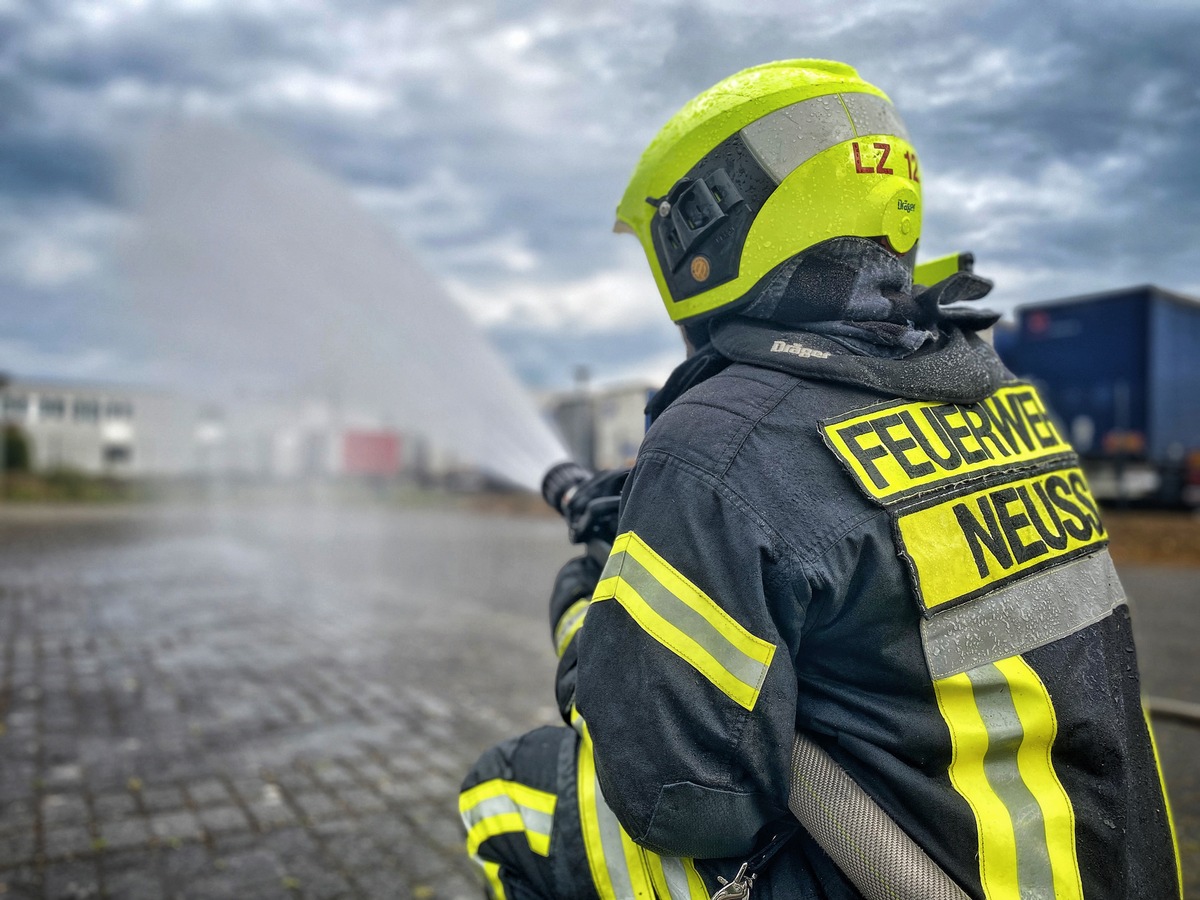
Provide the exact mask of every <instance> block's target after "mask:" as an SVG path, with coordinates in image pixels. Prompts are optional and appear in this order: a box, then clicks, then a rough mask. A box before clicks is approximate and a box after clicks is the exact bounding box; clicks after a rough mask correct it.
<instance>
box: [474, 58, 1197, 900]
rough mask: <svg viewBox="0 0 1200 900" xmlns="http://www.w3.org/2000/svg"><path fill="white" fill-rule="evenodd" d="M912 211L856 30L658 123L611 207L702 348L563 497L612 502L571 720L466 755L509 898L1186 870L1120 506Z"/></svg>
mask: <svg viewBox="0 0 1200 900" xmlns="http://www.w3.org/2000/svg"><path fill="white" fill-rule="evenodd" d="M921 213H922V204H921V188H920V169H919V166H918V160H917V155H916V152H915V151H914V149H913V148H912V146H911V145H910V144H909V141H908V137H907V133H906V131H905V128H904V125H903V124H902V122H901V120H900V118H899V117H898V116H897V114H896V111H895V110H894V109H893V107H892V104H891V103H890V101H889V100H888V98H887V97H886V96H885V95H884V94H883V93H882V92H881V91H880V90H878V89H877V88H875V87H873V86H872V85H870V84H868V83H866V82H865V81H863V80H862V79H861V78H859V77H858V75H857V73H856V72H855V71H854V69H852V68H850V67H849V66H846V65H843V64H840V63H834V62H825V61H819V60H793V61H788V62H779V63H772V64H768V65H763V66H758V67H755V68H752V69H748V70H746V71H744V72H741V73H739V74H737V75H734V76H732V77H731V78H728V79H726V80H725V81H723V82H721V83H720V84H718V85H716V86H715V87H713V88H711V89H710V90H708V91H705V92H704V93H703V94H701V95H700V96H699V97H697V98H696V99H694V100H693V101H692V102H691V103H689V104H688V105H687V106H685V107H684V108H683V109H682V110H681V111H680V112H679V113H678V114H676V115H675V116H674V118H672V119H671V120H670V121H669V122H668V123H667V124H666V126H665V127H664V128H663V129H662V131H661V132H659V134H658V136H657V137H656V138H655V139H654V141H653V143H651V145H650V146H649V148H648V149H647V150H646V152H645V154H644V155H643V157H642V159H641V162H640V163H639V164H638V167H637V169H636V171H635V172H634V175H633V179H632V181H631V183H630V185H629V188H628V190H627V191H626V193H625V196H624V199H623V200H622V201H621V203H620V206H619V207H618V213H617V215H618V228H619V230H628V231H632V232H633V233H634V234H635V235H636V236H637V237H638V238H639V240H640V241H641V242H642V245H643V246H644V248H645V250H646V255H647V256H648V258H649V261H650V267H651V269H652V270H653V272H654V277H655V279H656V281H657V282H658V286H659V289H660V291H661V293H662V296H663V298H664V300H665V301H666V306H667V311H668V313H669V314H670V316H671V318H672V319H673V320H674V321H675V322H676V323H678V324H679V325H681V326H682V328H683V330H684V333H685V336H686V339H687V343H688V345H689V349H690V350H691V353H690V355H689V357H688V359H687V361H686V362H684V363H683V364H682V365H681V366H680V367H679V368H678V369H677V370H676V371H675V372H674V373H673V374H672V376H671V378H670V379H669V380H668V382H667V384H666V386H665V387H664V388H663V390H662V391H661V392H660V393H659V394H657V395H656V396H655V398H654V399H653V401H652V402H651V404H650V408H649V410H648V412H649V413H650V414H651V416H652V418H653V424H652V426H651V428H650V430H649V432H648V433H647V435H646V438H645V442H644V444H643V446H642V448H641V450H640V452H639V453H638V457H637V462H636V465H635V466H634V467H633V469H632V471H631V472H630V473H628V477H626V475H625V473H605V474H602V475H600V476H597V477H596V478H594V479H592V480H591V481H585V482H583V483H581V484H578V485H573V486H572V490H571V491H570V492H568V493H567V497H566V499H565V502H563V509H564V511H565V512H566V513H567V515H568V518H569V520H570V521H571V522H572V526H573V528H574V530H575V533H576V534H577V536H582V537H594V536H596V535H597V534H599V533H601V532H603V530H604V526H603V523H604V522H605V521H606V517H605V515H604V513H605V511H606V510H615V509H616V504H617V500H616V499H615V495H616V494H618V493H619V494H620V501H619V516H617V515H614V516H612V517H611V518H612V519H613V520H615V528H613V529H612V531H611V532H610V533H609V535H608V540H610V541H611V542H612V546H611V555H609V556H608V557H607V560H606V561H604V560H600V561H596V560H595V559H594V558H593V557H592V556H585V557H583V558H581V559H578V560H575V561H573V562H572V563H569V564H568V565H567V566H566V567H565V568H564V569H563V571H562V572H561V573H560V575H559V578H558V581H557V583H556V585H555V588H554V594H553V598H552V604H551V620H552V631H553V635H554V641H555V644H556V648H557V651H558V654H559V657H560V666H559V671H558V684H557V696H558V701H559V706H560V708H561V711H562V714H563V717H564V719H565V720H566V722H567V724H568V726H569V727H557V728H551V727H547V728H542V729H539V730H537V731H533V732H531V733H529V734H526V735H524V736H522V737H519V738H517V739H515V740H512V741H509V742H507V743H504V744H501V745H499V746H498V747H495V748H493V749H492V750H490V751H488V752H487V753H486V754H484V756H483V757H482V758H481V759H480V760H479V762H478V763H477V764H476V766H475V767H474V769H473V770H472V771H471V773H470V774H469V775H468V777H467V779H466V781H465V783H464V785H463V793H462V796H461V811H462V814H463V819H464V822H465V824H466V827H467V831H468V838H467V843H468V851H469V852H470V853H471V855H472V856H473V857H474V858H475V859H476V860H477V861H478V862H479V863H480V864H481V865H482V867H483V870H484V872H485V874H486V876H487V879H488V883H489V885H490V890H491V892H492V894H493V895H494V896H496V897H508V898H510V900H517V898H534V897H567V898H594V897H600V898H604V900H610V898H632V897H639V898H641V897H646V898H649V897H660V898H665V897H671V898H676V900H680V898H692V900H700V898H707V897H709V896H710V895H714V894H715V895H716V896H720V897H726V898H729V897H745V896H747V895H748V894H749V892H750V891H751V890H752V891H753V894H754V897H755V898H756V900H765V898H789V900H793V898H856V897H868V898H875V897H902V898H933V897H964V896H965V897H972V898H977V900H979V898H988V900H1009V898H1012V900H1017V898H1026V900H1028V898H1085V897H1086V898H1088V900H1100V898H1126V897H1129V898H1154V900H1160V898H1171V897H1178V896H1179V895H1180V886H1179V877H1178V869H1177V861H1176V854H1175V852H1174V848H1173V836H1172V829H1171V824H1170V821H1169V817H1168V812H1167V807H1166V798H1165V795H1164V791H1163V786H1162V782H1161V778H1160V774H1159V771H1158V767H1157V765H1156V760H1155V755H1154V750H1153V747H1152V742H1151V737H1150V733H1149V730H1148V726H1147V723H1146V720H1145V718H1144V716H1143V713H1142V706H1141V697H1140V688H1139V681H1138V676H1137V669H1136V665H1135V663H1134V654H1133V637H1132V634H1131V630H1130V621H1129V613H1128V610H1127V607H1126V603H1125V596H1124V593H1123V592H1122V588H1121V584H1120V582H1119V581H1118V579H1117V575H1116V572H1115V571H1114V569H1113V565H1112V562H1111V560H1110V559H1109V555H1108V551H1107V550H1106V543H1107V538H1106V532H1105V529H1104V524H1103V522H1102V521H1101V518H1100V515H1099V513H1098V510H1097V505H1096V502H1095V500H1094V499H1093V497H1092V495H1091V493H1090V492H1089V489H1088V485H1087V482H1086V480H1085V479H1084V476H1083V474H1082V473H1081V471H1080V469H1079V464H1078V460H1077V458H1076V456H1075V454H1074V453H1073V451H1072V449H1071V447H1070V446H1069V444H1068V443H1067V441H1066V440H1065V439H1064V438H1063V436H1062V434H1061V433H1060V432H1059V430H1058V429H1057V428H1056V427H1055V425H1054V423H1053V421H1052V420H1051V418H1050V417H1049V415H1048V414H1047V412H1046V409H1045V407H1044V406H1043V404H1042V401H1041V399H1040V398H1039V396H1038V393H1037V391H1036V390H1035V389H1034V388H1033V387H1032V386H1031V385H1028V384H1024V383H1021V382H1019V381H1017V380H1015V379H1014V378H1013V376H1012V375H1011V373H1009V372H1008V371H1007V370H1006V369H1005V367H1004V366H1003V364H1002V363H1001V362H1000V360H999V359H998V358H997V357H996V356H995V354H994V353H993V351H992V350H991V348H990V347H989V346H988V345H987V343H986V342H984V341H983V340H981V339H980V338H979V337H978V336H977V335H976V332H977V331H979V330H980V329H982V328H985V327H987V326H989V325H991V324H992V323H993V322H994V321H995V319H996V316H995V315H993V314H989V313H982V312H973V311H970V310H967V309H963V308H961V307H951V308H947V307H946V306H945V304H947V303H952V302H954V301H960V300H972V299H976V298H978V297H981V296H983V294H985V293H986V292H987V290H988V289H989V288H990V284H989V283H988V282H986V281H984V280H983V279H981V278H978V277H977V276H975V275H973V274H972V273H970V272H968V271H961V272H957V273H955V274H953V275H951V276H950V277H949V278H947V279H945V280H942V281H940V282H938V283H936V284H934V285H932V286H929V287H923V286H920V285H914V283H913V263H914V257H915V248H916V245H917V239H918V237H919V235H920V226H921ZM568 480H569V479H568ZM555 499H558V498H557V497H556V498H555ZM581 626H582V627H581ZM789 802H790V808H789ZM792 810H796V814H795V815H793V812H792ZM798 820H799V821H800V822H804V825H803V826H801V825H799V824H798Z"/></svg>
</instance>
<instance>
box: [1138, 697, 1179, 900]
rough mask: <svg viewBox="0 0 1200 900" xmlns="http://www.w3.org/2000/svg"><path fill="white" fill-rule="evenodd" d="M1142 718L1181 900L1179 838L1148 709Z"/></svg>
mask: <svg viewBox="0 0 1200 900" xmlns="http://www.w3.org/2000/svg"><path fill="white" fill-rule="evenodd" d="M1142 718H1144V719H1145V720H1146V733H1147V734H1148V735H1149V736H1150V749H1151V750H1153V751H1154V765H1155V767H1156V768H1157V769H1158V784H1159V786H1160V787H1161V788H1162V797H1163V808H1164V809H1165V810H1166V813H1167V826H1168V827H1169V828H1170V829H1171V844H1172V845H1173V846H1174V848H1175V883H1176V884H1177V885H1179V900H1183V861H1182V860H1181V859H1180V856H1179V836H1178V835H1177V834H1176V833H1175V814H1174V813H1173V812H1172V811H1171V798H1170V797H1169V796H1167V779H1166V776H1165V775H1163V768H1162V760H1160V759H1159V758H1158V741H1156V740H1155V739H1154V726H1153V725H1151V724H1150V709H1149V707H1147V706H1145V705H1143V706H1142Z"/></svg>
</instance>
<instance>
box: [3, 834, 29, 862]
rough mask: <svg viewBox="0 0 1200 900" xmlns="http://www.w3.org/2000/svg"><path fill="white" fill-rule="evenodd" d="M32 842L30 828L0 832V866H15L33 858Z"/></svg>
mask: <svg viewBox="0 0 1200 900" xmlns="http://www.w3.org/2000/svg"><path fill="white" fill-rule="evenodd" d="M34 844H35V834H34V831H33V829H32V828H30V829H26V830H22V831H10V832H5V833H4V834H0V867H7V866H15V865H16V864H18V863H22V862H26V861H28V860H31V859H33V853H34V849H35V847H34Z"/></svg>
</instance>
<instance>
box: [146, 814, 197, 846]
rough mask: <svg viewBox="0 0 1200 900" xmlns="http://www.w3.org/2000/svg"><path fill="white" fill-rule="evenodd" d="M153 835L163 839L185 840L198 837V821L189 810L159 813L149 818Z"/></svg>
mask: <svg viewBox="0 0 1200 900" xmlns="http://www.w3.org/2000/svg"><path fill="white" fill-rule="evenodd" d="M150 828H151V830H152V831H153V832H154V835H155V837H157V838H159V839H160V840H163V841H186V840H196V839H198V838H200V836H201V833H200V823H199V822H197V821H196V817H195V816H194V815H192V813H191V812H189V811H186V810H185V811H183V812H174V813H160V814H159V815H157V816H153V817H152V818H151V819H150Z"/></svg>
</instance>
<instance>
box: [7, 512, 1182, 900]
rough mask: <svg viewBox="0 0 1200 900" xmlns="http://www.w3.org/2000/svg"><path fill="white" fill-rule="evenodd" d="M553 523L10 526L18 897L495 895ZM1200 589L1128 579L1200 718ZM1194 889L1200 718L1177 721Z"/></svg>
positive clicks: (1168, 684) (12, 792)
mask: <svg viewBox="0 0 1200 900" xmlns="http://www.w3.org/2000/svg"><path fill="white" fill-rule="evenodd" d="M563 531H564V529H563V527H562V525H561V524H560V523H558V522H556V521H554V520H552V519H544V520H543V519H528V518H503V517H498V516H482V515H468V514H465V513H457V512H445V511H426V512H420V511H388V510H384V509H378V508H366V509H362V508H359V509H347V508H341V509H338V508H320V507H316V508H299V507H296V508H269V509H260V510H253V509H246V508H242V509H240V510H230V509H223V510H222V509H221V508H214V509H209V510H190V511H180V510H175V511H171V510H157V511H156V510H150V511H137V510H124V511H120V510H118V511H61V510H60V511H40V510H28V511H17V512H13V511H11V510H10V511H6V512H4V513H3V514H2V515H0V897H3V898H4V900H7V898H8V897H22V898H24V897H37V898H43V897H45V898H71V897H79V898H83V897H95V898H101V897H109V898H121V900H124V898H130V900H140V898H146V900H150V898H275V897H279V898H302V897H303V898H308V897H312V898H325V897H329V898H333V897H354V898H361V897H378V898H393V897H395V898H405V897H411V898H420V900H432V898H442V897H446V898H459V897H469V898H477V897H479V896H480V890H479V888H478V887H477V885H476V882H475V880H474V875H473V873H472V872H471V870H470V866H469V864H468V863H467V862H466V860H465V858H464V857H463V853H462V848H461V835H460V826H459V824H458V819H457V812H456V791H457V786H458V783H459V781H460V779H461V777H462V775H463V773H464V772H465V770H466V768H467V766H469V765H470V763H471V762H472V761H473V760H474V759H475V758H476V756H477V755H478V754H479V752H480V751H481V750H482V749H483V748H484V747H486V746H488V745H489V744H491V743H493V742H494V741H496V740H499V739H501V738H503V737H506V736H508V735H511V734H515V733H517V732H519V731H521V730H524V729H527V728H529V727H532V726H534V725H537V724H543V723H553V722H556V721H557V714H556V712H555V710H554V707H553V696H552V687H551V679H552V675H553V666H554V660H553V654H552V652H551V650H550V646H549V637H548V634H547V632H548V625H547V623H546V621H545V618H544V616H545V605H546V593H547V591H548V589H549V586H550V584H551V581H552V579H553V575H554V572H555V570H556V569H557V567H558V565H559V564H560V563H561V562H562V561H563V560H565V559H566V558H567V557H568V556H569V555H571V552H572V550H571V548H570V547H569V546H568V545H567V543H566V540H565V537H564V534H563ZM1198 575H1200V573H1196V572H1189V571H1176V572H1170V571H1162V570H1149V569H1145V570H1130V571H1129V572H1125V571H1123V576H1124V577H1126V582H1127V584H1128V585H1129V586H1130V593H1131V594H1132V595H1134V596H1135V597H1138V598H1141V600H1140V601H1139V603H1138V605H1136V606H1135V614H1136V615H1135V622H1136V624H1137V627H1138V629H1139V640H1141V641H1142V644H1143V649H1142V655H1143V668H1144V670H1145V672H1146V682H1147V686H1148V688H1149V690H1150V692H1151V693H1154V694H1158V695H1163V696H1172V697H1174V698H1176V699H1181V700H1189V701H1192V702H1200V670H1198V669H1197V667H1196V666H1195V664H1194V662H1193V660H1194V647H1195V646H1196V638H1197V637H1198V636H1200V622H1198V621H1197V618H1198V617H1197V616H1196V615H1195V613H1194V611H1193V610H1192V608H1191V604H1192V603H1200V590H1197V588H1196V586H1197V585H1198V584H1200V578H1198V577H1197V576H1198ZM1157 728H1158V733H1159V742H1160V747H1161V749H1162V753H1163V759H1164V766H1165V768H1166V771H1167V773H1168V778H1169V780H1170V782H1171V786H1172V794H1173V800H1174V806H1175V813H1176V817H1177V820H1178V823H1179V826H1180V836H1181V845H1182V848H1183V851H1184V855H1185V869H1186V871H1187V877H1188V879H1189V882H1190V883H1189V888H1190V890H1189V896H1200V884H1198V883H1196V877H1197V876H1198V875H1200V872H1198V871H1196V870H1197V868H1198V866H1197V865H1196V864H1195V863H1196V861H1197V860H1200V753H1198V752H1197V751H1198V750H1200V729H1196V728H1193V727H1190V726H1187V725H1183V724H1179V723H1175V722H1164V723H1160V724H1159V725H1158V726H1157Z"/></svg>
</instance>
